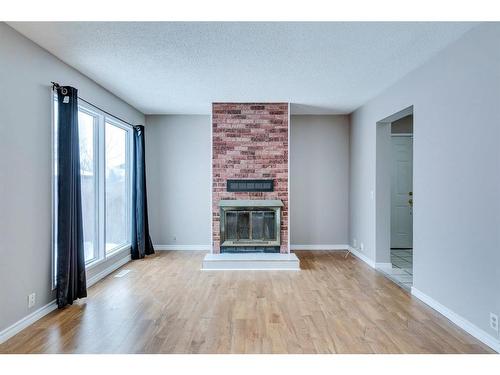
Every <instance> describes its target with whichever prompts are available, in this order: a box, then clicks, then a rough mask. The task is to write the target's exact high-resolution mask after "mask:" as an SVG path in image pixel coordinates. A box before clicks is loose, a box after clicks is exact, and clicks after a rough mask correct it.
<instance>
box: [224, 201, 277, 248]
mask: <svg viewBox="0 0 500 375" xmlns="http://www.w3.org/2000/svg"><path fill="white" fill-rule="evenodd" d="M282 206H283V203H282V202H281V200H221V201H220V202H219V207H220V239H221V245H220V246H221V253H248V252H266V253H267V252H271V253H279V252H280V243H281V241H280V226H281V207H282Z"/></svg>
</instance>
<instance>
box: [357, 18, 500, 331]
mask: <svg viewBox="0 0 500 375" xmlns="http://www.w3.org/2000/svg"><path fill="white" fill-rule="evenodd" d="M498 40H500V25H499V24H498V23H490V24H482V25H480V26H478V27H477V28H475V29H473V30H471V31H470V32H468V33H467V34H465V35H464V36H463V37H462V38H461V39H460V40H458V41H457V42H455V43H453V44H452V45H451V46H449V47H448V48H446V49H445V50H443V51H442V52H441V53H439V54H438V55H436V56H435V57H433V58H432V59H431V60H430V61H428V62H427V63H426V64H424V65H423V66H422V67H420V68H419V69H417V70H415V71H413V72H412V73H410V74H409V75H407V76H406V77H405V78H403V79H402V80H400V81H399V82H398V83H397V84H395V85H394V86H392V87H391V88H389V89H388V90H386V91H385V92H384V93H382V94H381V95H380V96H378V97H377V98H375V99H374V100H372V101H370V102H369V103H367V104H365V105H364V106H362V107H361V108H359V109H358V110H357V111H355V113H354V114H353V115H352V118H351V199H350V204H351V210H350V212H351V215H350V240H351V241H352V239H353V238H356V239H357V240H358V243H359V242H360V241H364V243H365V253H366V255H367V256H368V257H370V258H371V259H372V260H374V259H375V243H376V240H375V239H376V236H375V228H376V223H375V221H376V220H375V216H376V215H375V199H374V198H373V197H372V196H371V193H370V192H371V191H375V184H376V178H375V165H376V158H375V156H376V149H375V143H376V122H377V121H380V120H381V119H383V118H385V117H387V116H389V115H391V114H393V113H395V112H398V111H400V110H402V109H403V108H406V107H409V106H411V105H413V106H414V179H413V181H414V202H415V208H414V287H416V288H417V289H418V290H420V291H421V292H423V293H425V294H427V295H428V296H430V297H431V298H433V299H434V300H436V301H438V302H439V303H441V304H442V305H444V306H445V307H447V308H449V309H450V310H452V311H454V312H455V313H457V314H459V315H461V316H462V317H464V318H465V319H467V320H469V321H470V322H472V323H473V324H475V325H476V326H478V327H479V328H481V329H483V330H484V331H485V332H488V333H489V334H490V335H492V336H493V335H495V336H496V334H495V333H494V332H493V330H491V329H490V327H489V324H488V321H489V312H490V311H493V312H496V313H497V314H498V313H500V292H499V291H500V251H499V248H500V231H499V228H500V200H499V199H498V192H499V191H500V175H499V173H498V171H499V170H498V165H499V161H500V147H499V146H498V144H499V140H500V112H499V111H498V102H499V99H500V63H499V62H500V47H499V44H498Z"/></svg>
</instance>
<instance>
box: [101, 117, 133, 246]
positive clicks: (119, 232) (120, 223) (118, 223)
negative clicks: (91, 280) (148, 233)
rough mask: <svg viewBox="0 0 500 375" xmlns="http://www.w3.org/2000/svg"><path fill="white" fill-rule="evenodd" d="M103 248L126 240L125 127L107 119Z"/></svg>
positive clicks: (127, 226)
mask: <svg viewBox="0 0 500 375" xmlns="http://www.w3.org/2000/svg"><path fill="white" fill-rule="evenodd" d="M105 132H106V134H105V139H106V150H105V151H106V153H105V155H106V156H105V158H106V252H110V251H113V250H114V249H116V248H117V247H120V246H123V245H126V244H128V243H129V242H130V240H129V224H128V216H129V199H128V188H127V187H128V182H127V181H128V173H127V171H128V166H127V164H128V159H127V131H126V130H124V129H122V128H119V127H117V126H115V125H112V124H110V123H108V122H106V130H105Z"/></svg>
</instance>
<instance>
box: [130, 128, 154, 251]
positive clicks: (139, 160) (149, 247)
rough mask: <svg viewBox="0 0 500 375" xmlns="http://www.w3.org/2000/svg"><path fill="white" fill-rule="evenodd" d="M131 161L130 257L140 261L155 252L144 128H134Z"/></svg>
mask: <svg viewBox="0 0 500 375" xmlns="http://www.w3.org/2000/svg"><path fill="white" fill-rule="evenodd" d="M133 159H134V163H133V168H132V176H133V177H132V178H133V181H132V246H131V256H132V259H141V258H144V257H145V256H146V255H150V254H154V252H155V251H154V248H153V243H152V242H151V237H150V235H149V223H148V201H147V194H146V160H145V155H144V126H134V158H133Z"/></svg>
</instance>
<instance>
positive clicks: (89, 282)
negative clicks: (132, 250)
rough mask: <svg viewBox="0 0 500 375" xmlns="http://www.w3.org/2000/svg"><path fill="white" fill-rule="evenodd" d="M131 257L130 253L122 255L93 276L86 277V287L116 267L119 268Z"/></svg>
mask: <svg viewBox="0 0 500 375" xmlns="http://www.w3.org/2000/svg"><path fill="white" fill-rule="evenodd" d="M131 259H132V258H131V256H130V254H129V255H128V256H126V257H123V258H121V259H120V260H118V261H116V262H114V263H113V264H111V265H110V266H109V267H107V268H106V269H104V270H102V271H101V272H99V273H97V274H95V275H94V276H92V277H90V278H88V279H87V288H90V287H91V286H92V285H94V284H95V283H96V282H98V281H99V280H101V279H103V278H105V277H106V276H108V275H109V274H110V273H112V272H114V271H116V270H117V269H118V268H120V267H121V266H123V265H124V264H127V263H128V262H130V261H131Z"/></svg>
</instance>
